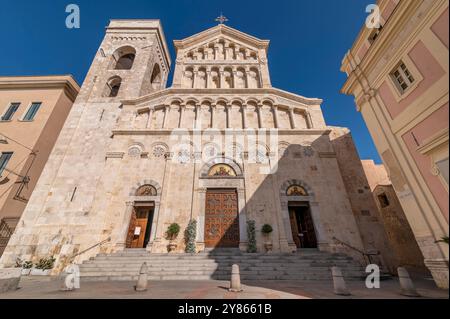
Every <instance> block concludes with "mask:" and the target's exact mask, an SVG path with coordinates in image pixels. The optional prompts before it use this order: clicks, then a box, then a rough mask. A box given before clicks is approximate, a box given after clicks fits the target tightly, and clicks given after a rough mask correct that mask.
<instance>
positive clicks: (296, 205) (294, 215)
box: [286, 184, 317, 248]
mask: <svg viewBox="0 0 450 319" xmlns="http://www.w3.org/2000/svg"><path fill="white" fill-rule="evenodd" d="M286 196H287V197H288V199H294V198H298V197H307V196H308V192H307V191H306V189H305V188H304V187H303V186H301V185H296V184H294V185H291V186H290V187H289V188H288V189H287V191H286ZM288 209H289V221H290V224H291V230H292V239H293V240H294V243H295V245H296V246H297V248H317V237H316V231H315V229H314V222H313V219H312V215H311V208H310V206H309V201H298V200H295V199H294V200H289V201H288Z"/></svg>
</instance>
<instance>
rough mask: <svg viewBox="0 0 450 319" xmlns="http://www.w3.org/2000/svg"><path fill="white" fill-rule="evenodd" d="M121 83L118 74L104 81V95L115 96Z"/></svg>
mask: <svg viewBox="0 0 450 319" xmlns="http://www.w3.org/2000/svg"><path fill="white" fill-rule="evenodd" d="M121 85H122V79H121V78H120V77H119V76H115V77H113V78H111V79H109V81H108V82H107V83H106V88H105V94H104V96H105V97H116V96H117V95H118V94H119V90H120V86H121Z"/></svg>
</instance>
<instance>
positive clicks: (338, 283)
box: [331, 267, 351, 296]
mask: <svg viewBox="0 0 450 319" xmlns="http://www.w3.org/2000/svg"><path fill="white" fill-rule="evenodd" d="M331 274H332V276H333V285H334V293H335V294H336V295H339V296H350V295H351V293H350V292H349V291H348V289H347V286H346V284H345V279H344V276H343V275H342V271H341V269H340V268H339V267H332V268H331Z"/></svg>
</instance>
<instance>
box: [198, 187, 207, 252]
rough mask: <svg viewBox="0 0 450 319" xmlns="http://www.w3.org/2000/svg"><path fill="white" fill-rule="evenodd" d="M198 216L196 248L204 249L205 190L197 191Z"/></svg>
mask: <svg viewBox="0 0 450 319" xmlns="http://www.w3.org/2000/svg"><path fill="white" fill-rule="evenodd" d="M197 198H198V204H199V214H198V217H197V247H198V249H199V250H200V251H201V250H204V249H205V214H206V188H199V189H197Z"/></svg>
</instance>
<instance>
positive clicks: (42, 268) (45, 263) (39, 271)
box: [31, 257, 56, 276]
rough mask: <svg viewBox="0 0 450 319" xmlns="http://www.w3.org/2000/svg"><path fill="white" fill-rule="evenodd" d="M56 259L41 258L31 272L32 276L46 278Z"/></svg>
mask: <svg viewBox="0 0 450 319" xmlns="http://www.w3.org/2000/svg"><path fill="white" fill-rule="evenodd" d="M55 261H56V259H55V258H53V257H48V258H41V259H40V260H39V262H38V263H37V264H36V265H35V267H34V268H33V269H32V270H31V275H32V276H48V275H49V274H50V271H51V270H52V269H53V267H54V265H55Z"/></svg>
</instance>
